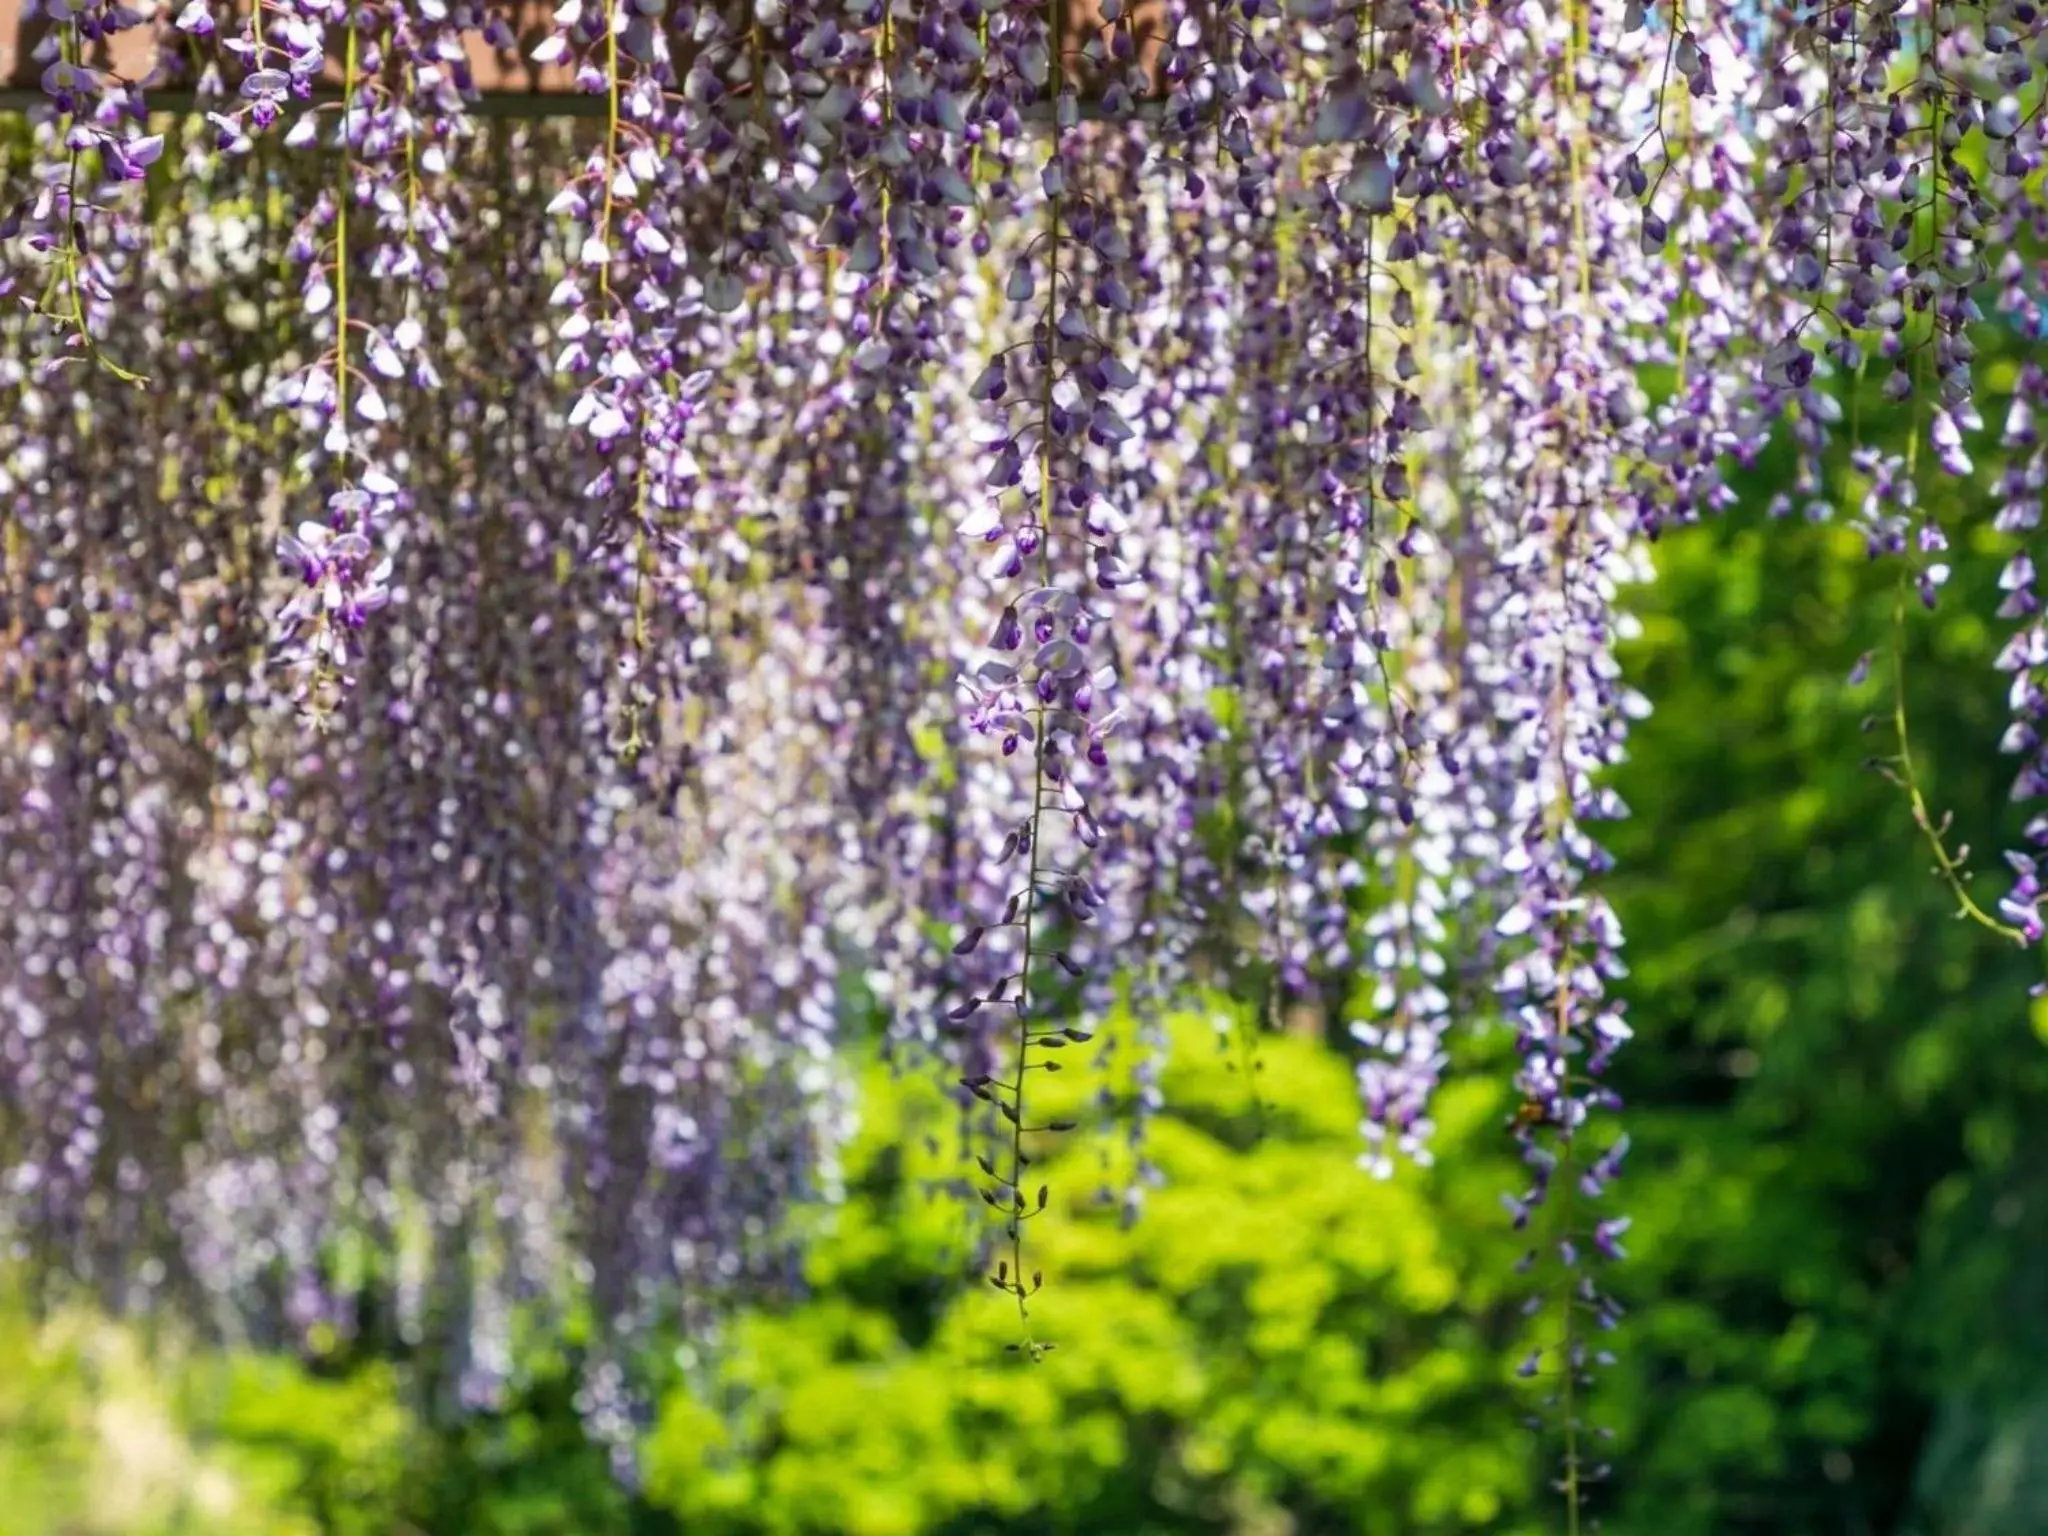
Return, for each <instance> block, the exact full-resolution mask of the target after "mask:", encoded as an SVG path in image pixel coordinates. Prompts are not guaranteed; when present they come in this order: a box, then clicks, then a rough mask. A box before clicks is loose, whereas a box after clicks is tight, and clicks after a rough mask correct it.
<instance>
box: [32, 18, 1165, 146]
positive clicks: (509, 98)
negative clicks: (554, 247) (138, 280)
mask: <svg viewBox="0 0 2048 1536" xmlns="http://www.w3.org/2000/svg"><path fill="white" fill-rule="evenodd" d="M1062 3H1063V8H1064V13H1065V14H1064V16H1063V18H1062V20H1063V30H1064V31H1065V32H1066V34H1067V35H1068V36H1069V37H1075V36H1078V35H1080V33H1081V32H1082V30H1083V29H1086V28H1088V27H1091V26H1093V27H1097V28H1099V27H1100V26H1101V25H1102V18H1101V11H1100V9H1099V7H1098V0H1062ZM552 9H553V6H552V5H551V4H549V3H546V0H514V3H513V4H512V6H511V8H510V11H509V15H510V17H511V20H512V25H513V30H514V32H515V33H516V34H517V35H518V38H519V50H518V52H517V53H516V54H506V53H500V52H498V51H497V50H496V49H493V48H491V47H489V46H488V45H486V44H485V43H484V42H483V40H482V39H481V38H479V37H471V38H470V39H468V44H467V52H468V55H469V66H470V71H471V74H472V77H473V78H474V79H475V81H476V85H477V91H478V95H477V97H476V98H474V99H473V100H472V101H471V102H470V106H469V109H470V111H471V112H472V113H473V114H475V115H476V116H479V117H497V118H551V117H595V116H602V115H603V114H604V111H605V101H604V98H603V97H602V96H595V95H590V94H587V93H585V92H581V91H578V90H577V89H576V88H575V84H574V73H573V71H571V70H570V69H569V68H568V67H566V66H565V65H560V64H556V65H546V66H542V65H536V64H534V63H533V62H532V61H531V59H530V58H529V57H528V56H529V55H530V54H531V52H532V50H533V47H534V45H535V44H537V43H538V42H539V41H540V39H541V38H543V37H544V36H546V35H547V33H548V30H549V28H550V21H549V15H550V12H551V11H552ZM22 10H23V3H22V0H0V114H4V113H10V112H25V111H28V110H30V109H32V108H34V107H36V106H39V105H41V104H42V103H43V102H44V101H45V100H46V99H47V98H46V97H45V96H44V95H43V92H42V89H41V88H40V86H39V85H38V84H37V81H36V75H37V71H36V69H35V66H34V64H33V63H32V59H31V56H32V53H33V50H34V48H35V44H36V41H37V38H38V36H39V35H40V33H41V31H42V29H43V28H44V27H45V26H47V23H45V22H43V21H42V20H40V19H39V18H30V17H24V15H23V14H22ZM1164 14H1165V5H1164V3H1163V0H1137V3H1136V4H1134V5H1132V6H1131V7H1130V15H1131V17H1132V19H1133V20H1134V21H1135V22H1136V23H1137V24H1138V26H1139V27H1140V29H1141V30H1150V28H1151V26H1152V25H1153V24H1155V23H1157V22H1158V21H1160V20H1161V19H1162V18H1163V17H1164ZM154 46H155V39H154V33H153V29H151V28H148V27H136V28H133V29H131V30H130V31H127V32H124V33H121V34H120V35H119V36H117V37H115V38H113V39H111V40H110V41H109V42H108V43H107V44H105V45H103V50H104V56H103V57H101V58H99V59H98V60H96V61H95V62H97V63H98V64H99V65H100V66H101V67H103V68H107V69H109V70H111V71H112V72H113V73H114V74H115V75H117V76H119V77H120V78H121V79H124V80H141V79H142V78H144V76H146V75H147V74H148V72H149V69H150V66H151V63H152V50H153V48H154ZM1157 51H1158V47H1157V43H1156V41H1154V42H1148V43H1146V44H1145V45H1144V47H1143V57H1144V58H1145V60H1146V62H1147V63H1148V65H1149V64H1150V62H1151V61H1152V59H1153V58H1154V57H1156V55H1157ZM340 84H341V72H340V66H339V64H338V63H337V62H336V61H335V60H333V59H332V58H330V59H329V60H328V65H327V70H326V73H325V75H324V76H323V81H322V93H323V94H331V93H334V92H337V91H338V90H339V88H340ZM148 103H149V110H150V111H151V112H152V113H159V112H161V113H167V114H171V115H174V116H189V115H192V114H194V113H198V112H203V111H206V110H209V107H208V104H205V103H202V102H201V101H200V100H199V98H198V96H197V95H196V94H195V93H194V92H193V91H191V90H190V89H177V88H175V87H173V88H169V89H165V90H161V91H151V92H149V94H148Z"/></svg>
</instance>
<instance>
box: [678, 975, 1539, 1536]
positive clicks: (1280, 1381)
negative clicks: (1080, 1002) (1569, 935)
mask: <svg viewBox="0 0 2048 1536" xmlns="http://www.w3.org/2000/svg"><path fill="white" fill-rule="evenodd" d="M1174 1024H1175V1028H1174V1036H1175V1053H1174V1057H1173V1065H1172V1067H1171V1070H1170V1071H1169V1073H1168V1076H1167V1081H1166V1100H1167V1103H1168V1104H1169V1105H1170V1106H1172V1108H1171V1110H1170V1111H1169V1113H1168V1114H1167V1115H1165V1116H1164V1117H1162V1118H1161V1119H1160V1120H1159V1121H1158V1122H1157V1123H1156V1124H1155V1125H1154V1127H1153V1129H1152V1132H1151V1143H1150V1145H1151V1150H1152V1155H1153V1156H1154V1158H1155V1159H1156V1161H1157V1162H1158V1164H1159V1165H1160V1167H1161V1168H1162V1170H1163V1171H1164V1172H1165V1175H1166V1183H1165V1185H1164V1186H1163V1187H1162V1188H1160V1189H1159V1190H1158V1191H1156V1192H1155V1193H1154V1195H1153V1196H1152V1198H1151V1199H1150V1200H1149V1201H1148V1202H1147V1206H1146V1210H1145V1214H1144V1217H1143V1219H1142V1220H1141V1221H1139V1222H1137V1223H1136V1224H1135V1225H1133V1226H1129V1227H1125V1226H1124V1225H1123V1224H1121V1223H1120V1222H1119V1221H1118V1219H1117V1215H1116V1209H1115V1206H1114V1205H1113V1204H1109V1203H1103V1202H1099V1201H1097V1200H1096V1199H1094V1198H1093V1197H1094V1196H1095V1194H1096V1192H1097V1188H1098V1186H1099V1185H1100V1184H1101V1183H1102V1180H1103V1177H1104V1175H1105V1173H1106V1174H1107V1175H1108V1176H1109V1177H1111V1178H1118V1177H1121V1173H1122V1170H1121V1168H1120V1167H1119V1166H1117V1160H1116V1159H1114V1158H1111V1159H1109V1161H1108V1166H1107V1168H1105V1167H1104V1166H1103V1148H1102V1147H1101V1146H1099V1145H1096V1144H1092V1143H1091V1142H1090V1140H1089V1138H1087V1137H1084V1136H1079V1135H1074V1136H1069V1137H1066V1138H1063V1140H1065V1141H1067V1142H1068V1143H1069V1145H1068V1146H1067V1147H1065V1148H1064V1149H1062V1150H1060V1151H1059V1152H1057V1153H1056V1154H1055V1155H1054V1156H1052V1157H1051V1158H1049V1159H1048V1161H1047V1163H1046V1164H1045V1165H1044V1171H1045V1173H1046V1177H1047V1179H1048V1180H1049V1181H1050V1183H1051V1185H1052V1187H1053V1189H1054V1191H1055V1197H1054V1199H1053V1202H1052V1205H1051V1208H1050V1213H1049V1216H1048V1218H1047V1219H1045V1220H1043V1221H1041V1222H1038V1223H1036V1224H1034V1225H1033V1226H1032V1227H1031V1228H1030V1232H1031V1243H1032V1246H1031V1248H1030V1250H1029V1252H1028V1255H1027V1262H1029V1263H1031V1264H1034V1265H1036V1264H1039V1263H1041V1262H1042V1263H1043V1265H1044V1267H1045V1269H1046V1271H1047V1275H1048V1279H1047V1286H1046V1289H1045V1291H1044V1292H1043V1294H1042V1295H1041V1296H1039V1297H1038V1298H1035V1299H1034V1301H1033V1302H1032V1315H1031V1325H1032V1331H1033V1334H1034V1336H1035V1337H1037V1338H1039V1339H1042V1340H1050V1341H1052V1342H1053V1343H1054V1344H1055V1345H1056V1348H1055V1349H1054V1351H1053V1352H1052V1353H1051V1354H1050V1355H1048V1356H1047V1357H1046V1358H1045V1360H1044V1361H1043V1362H1042V1363H1040V1364H1037V1365H1031V1364H1028V1363H1025V1362H1023V1361H1022V1360H1020V1359H1019V1358H1018V1357H1017V1356H1015V1355H1014V1354H1007V1355H1006V1353H1005V1349H1004V1346H1005V1345H1006V1344H1007V1343H1009V1342H1011V1341H1013V1340H1015V1339H1017V1338H1018V1337H1019V1336H1020V1335H1019V1332H1018V1329H1019V1322H1018V1318H1017V1312H1016V1307H1015V1304H1014V1303H1013V1302H1012V1301H1011V1300H1010V1299H1009V1298H1006V1297H1004V1296H1002V1295H1000V1294H998V1293H997V1292H995V1291H993V1290H992V1289H982V1290H976V1289H972V1288H970V1287H972V1286H974V1285H976V1284H978V1281H977V1277H976V1274H975V1272H974V1271H973V1270H971V1269H970V1268H969V1267H968V1264H967V1259H968V1241H969V1238H970V1236H971V1235H972V1233H973V1232H976V1231H980V1230H985V1229H986V1228H987V1225H988V1224H987V1223H986V1222H985V1221H981V1220H979V1219H978V1218H976V1216H975V1215H974V1212H973V1211H969V1210H967V1209H965V1208H964V1207H963V1206H962V1205H960V1204H959V1203H958V1202H954V1201H947V1200H943V1199H933V1198H930V1197H929V1196H928V1194H927V1193H926V1191H927V1189H928V1187H929V1186H931V1185H933V1184H935V1183H936V1182H937V1181H940V1180H943V1179H945V1178H948V1177H951V1176H953V1175H955V1174H956V1172H957V1165H956V1163H955V1162H954V1157H953V1154H954V1147H955V1143H956V1139H957V1131H956V1125H957V1119H958V1112H957V1111H956V1110H954V1109H953V1108H952V1107H951V1106H949V1105H948V1104H946V1103H944V1102H943V1101H942V1100H940V1099H939V1097H938V1096H937V1094H936V1093H935V1092H934V1091H933V1090H932V1089H931V1088H930V1087H929V1086H927V1085H925V1084H924V1083H922V1082H919V1081H905V1082H901V1083H891V1082H890V1081H889V1080H888V1079H887V1078H886V1077H884V1076H882V1075H880V1074H877V1075H876V1076H875V1077H874V1079H873V1080H872V1082H871V1084H870V1086H869V1091H868V1093H867V1095H866V1097H865V1099H864V1101H863V1102H864V1103H865V1105H866V1106H867V1110H868V1118H867V1124H866V1127H865V1129H864V1130H863V1132H862V1135H861V1137H860V1140H859V1142H858V1144H857V1145H856V1146H855V1147H854V1148H853V1149H852V1152H851V1155H850V1159H849V1163H850V1166H849V1174H850V1185H851V1189H850V1198H849V1202H848V1205H847V1208H846V1210H845V1211H844V1213H843V1214H842V1216H841V1217H840V1219H839V1221H838V1223H837V1230H836V1231H834V1232H833V1233H832V1234H831V1235H830V1236H828V1237H827V1238H826V1239H825V1240H824V1241H823V1242H822V1243H821V1244H820V1246H819V1247H818V1249H817V1250H816V1255H815V1258H814V1261H813V1264H812V1269H811V1277H812V1280H813V1282H814V1284H815V1285H816V1287H817V1290H818V1293H819V1294H818V1299H817V1300H816V1301H814V1302H813V1303H811V1304H809V1305H807V1306H804V1307H801V1308H799V1309H797V1310H796V1311H794V1312H793V1313H789V1314H786V1315H757V1316H753V1317H749V1318H747V1319H746V1320H744V1321H743V1322H742V1323H741V1324H740V1326H739V1327H738V1328H737V1329H736V1330H735V1331H734V1333H733V1336H732V1337H731V1339H730V1340H729V1341H728V1346H727V1348H726V1349H725V1350H724V1351H723V1354H722V1358H721V1360H720V1362H719V1364H720V1369H719V1370H718V1371H717V1373H716V1379H717V1381H718V1384H719V1388H718V1393H717V1394H716V1395H715V1396H713V1397H712V1401H711V1402H710V1403H706V1402H704V1401H700V1400H697V1399H693V1398H691V1397H689V1396H687V1395H684V1394H678V1396H677V1397H676V1398H674V1399H673V1400H672V1401H671V1402H670V1403H669V1404H668V1405H667V1411H666V1412H665V1414H664V1417H663V1420H662V1423H661V1427H660V1429H659V1431H658V1432H657V1433H656V1435H655V1436H654V1438H653V1440H652V1442H651V1443H650V1446H649V1452H648V1464H649V1469H648V1492H649V1495H650V1497H652V1498H653V1499H654V1500H655V1501H657V1502H659V1503H662V1504H665V1505H667V1506H669V1507H671V1508H673V1509H675V1510H676V1512H677V1513H678V1514H679V1515H680V1516H681V1517H682V1523H683V1525H684V1527H685V1528H686V1529H688V1530H691V1531H704V1532H735V1533H737V1532H764V1533H766V1532H774V1533H778V1536H779V1533H796V1532H806V1533H808V1532H827V1531H846V1532H850V1533H856V1536H907V1533H911V1532H922V1531H953V1530H957V1531H968V1530H979V1529H986V1528H989V1527H990V1526H991V1525H993V1524H996V1523H997V1522H998V1521H1001V1520H1005V1519H1007V1521H1008V1522H1009V1524H1007V1525H1006V1526H1004V1527H1003V1528H1014V1529H1018V1530H1038V1529H1046V1530H1052V1529H1060V1530H1089V1531H1122V1532H1131V1533H1134V1536H1135V1533H1140V1532H1152V1531H1161V1532H1163V1531H1179V1530H1188V1529H1245V1530H1282V1529H1286V1528H1287V1526H1286V1524H1285V1523H1284V1520H1283V1519H1282V1516H1281V1512H1282V1511H1292V1512H1293V1514H1294V1515H1295V1516H1296V1517H1297V1518H1299V1519H1303V1520H1306V1521H1308V1522H1310V1523H1311V1524H1312V1525H1319V1526H1321V1527H1323V1528H1329V1529H1337V1528H1343V1529H1356V1530H1360V1531H1372V1532H1390V1533H1391V1532H1405V1531H1439V1530H1441V1531H1453V1530H1469V1529H1491V1530H1500V1529H1504V1528H1509V1527H1508V1526H1504V1525H1503V1513H1504V1511H1505V1510H1507V1509H1509V1508H1511V1507H1513V1506H1515V1505H1517V1504H1519V1503H1521V1502H1522V1500H1523V1498H1524V1495H1525V1493H1526V1490H1527V1486H1528V1483H1529V1478H1530V1469H1529V1465H1528V1461H1527V1458H1526V1456H1525V1455H1524V1454H1523V1453H1522V1450H1521V1447H1520V1444H1519V1439H1520V1436H1519V1433H1518V1431H1516V1429H1515V1428H1514V1418H1515V1414H1516V1412H1517V1405H1516V1400H1515V1398H1516V1395H1515V1393H1514V1392H1513V1391H1512V1390H1511V1389H1510V1388H1509V1387H1508V1385H1507V1381H1508V1373H1507V1371H1506V1370H1505V1369H1503V1367H1502V1365H1501V1362H1500V1359H1499V1358H1498V1355H1499V1351H1498V1349H1497V1348H1496V1347H1494V1345H1492V1344H1491V1343H1489V1341H1488V1339H1487V1337H1486V1335H1487V1333H1488V1332H1489V1331H1496V1332H1497V1331H1498V1325H1497V1324H1495V1325H1492V1326H1491V1328H1489V1325H1488V1319H1489V1317H1490V1315H1491V1314H1492V1313H1493V1312H1494V1311H1495V1310H1497V1309H1496V1308H1495V1306H1494V1302H1495V1301H1496V1300H1497V1299H1498V1298H1499V1297H1500V1296H1501V1295H1502V1294H1503V1291H1504V1289H1505V1287H1506V1285H1507V1283H1508V1280H1509V1275H1508V1271H1509V1268H1510V1266H1511V1265H1512V1263H1513V1260H1514V1257H1515V1249H1514V1248H1513V1247H1512V1246H1510V1245H1509V1244H1507V1243H1506V1242H1505V1241H1504V1234H1503V1233H1502V1231H1501V1230H1500V1229H1501V1227H1502V1225H1503V1224H1502V1222H1501V1221H1500V1219H1499V1210H1500V1207H1499V1204H1498V1201H1497V1198H1496V1195H1497V1191H1498V1190H1499V1188H1500V1187H1501V1185H1502V1181H1503V1180H1504V1179H1505V1178H1506V1177H1507V1176H1508V1174H1507V1169H1506V1166H1505V1164H1504V1163H1503V1162H1502V1160H1501V1159H1500V1158H1499V1156H1498V1155H1497V1153H1495V1154H1489V1153H1488V1150H1487V1148H1486V1146H1485V1143H1486V1142H1487V1141H1488V1140H1489V1139H1490V1137H1489V1132H1491V1131H1492V1130H1494V1129H1495V1128H1496V1127H1497V1124H1498V1119H1499V1110H1500V1101H1499V1099H1498V1097H1497V1095H1496V1092H1495V1090H1494V1089H1493V1088H1492V1086H1491V1085H1488V1084H1466V1085H1464V1086H1462V1087H1460V1088H1458V1089H1456V1090H1454V1091H1453V1092H1452V1093H1451V1094H1450V1095H1449V1096H1448V1097H1447V1099H1446V1101H1445V1104H1444V1106H1443V1119H1444V1123H1445V1130H1444V1137H1445V1156H1444V1173H1443V1174H1442V1175H1441V1176H1437V1177H1430V1178H1419V1177H1418V1178H1409V1179H1403V1180H1399V1181H1394V1182H1385V1183H1382V1182H1376V1181H1375V1180H1373V1179H1372V1178H1371V1177H1369V1176H1368V1175H1367V1174H1365V1173H1363V1172H1362V1171H1360V1169H1359V1167H1358V1165H1357V1151H1358V1140H1357V1137H1358V1126H1357V1121H1358V1109H1357V1101H1356V1095H1355V1090H1354V1089H1353V1087H1352V1084H1351V1081H1350V1074H1349V1073H1348V1072H1347V1071H1346V1070H1345V1067H1344V1064H1343V1062H1342V1061H1341V1059H1339V1058H1338V1057H1337V1056H1336V1054H1335V1053H1333V1052H1331V1051H1329V1050H1327V1049H1325V1048H1324V1047H1322V1046H1321V1045H1320V1044H1319V1043H1316V1042H1312V1041H1305V1040H1302V1039H1297V1038H1284V1037H1283V1038H1274V1039H1268V1040H1266V1041H1263V1042H1262V1043H1261V1045H1260V1047H1259V1060H1260V1065H1261V1067H1262V1068H1263V1070H1262V1071H1260V1072H1259V1073H1258V1074H1257V1082H1258V1093H1259V1097H1260V1099H1261V1100H1263V1102H1264V1109H1263V1113H1261V1112H1260V1111H1259V1109H1258V1108H1257V1107H1256V1106H1255V1105H1254V1102H1253V1099H1252V1093H1251V1089H1250V1087H1249V1085H1248V1083H1247V1080H1246V1078H1245V1076H1244V1074H1242V1073H1241V1072H1239V1071H1238V1070H1237V1069H1236V1068H1237V1062H1238V1059H1239V1058H1238V1053H1237V1052H1236V1051H1235V1050H1234V1049H1224V1048H1222V1046H1223V1042H1220V1041H1219V1040H1218V1037H1217V1035H1216V1031H1215V1029H1214V1028H1213V1026H1212V1025H1211V1024H1210V1023H1208V1022H1206V1021H1204V1020H1202V1019H1198V1018H1195V1017H1193V1016H1187V1017H1183V1018H1180V1019H1177V1020H1175V1021H1174ZM1073 1075H1074V1076H1079V1074H1073ZM1063 1081H1064V1080H1063ZM1077 1086H1078V1085H1077ZM1068 1097H1069V1098H1070V1099H1072V1098H1075V1097H1077V1095H1075V1094H1070V1095H1069V1096H1068ZM1044 1098H1045V1099H1046V1100H1047V1101H1048V1102H1046V1103H1045V1106H1044V1107H1045V1112H1046V1113H1048V1114H1059V1113H1062V1112H1063V1110H1065V1109H1066V1108H1067V1107H1068V1106H1065V1105H1062V1104H1060V1103H1058V1102H1056V1101H1053V1096H1052V1095H1051V1094H1046V1095H1044ZM1261 1125H1263V1135H1260V1134H1259V1127H1260V1126H1261ZM1111 1145H1114V1143H1113V1142H1112V1143H1111ZM975 1209H976V1210H978V1209H979V1206H978V1202H977V1205H976V1208H975ZM965 1222H974V1226H972V1227H969V1226H967V1225H965V1224H964V1223H965ZM707 1396H709V1394H707ZM714 1405H715V1407H714Z"/></svg>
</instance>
